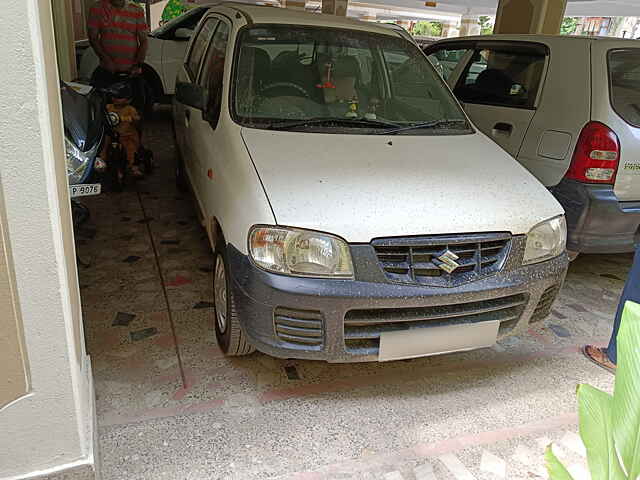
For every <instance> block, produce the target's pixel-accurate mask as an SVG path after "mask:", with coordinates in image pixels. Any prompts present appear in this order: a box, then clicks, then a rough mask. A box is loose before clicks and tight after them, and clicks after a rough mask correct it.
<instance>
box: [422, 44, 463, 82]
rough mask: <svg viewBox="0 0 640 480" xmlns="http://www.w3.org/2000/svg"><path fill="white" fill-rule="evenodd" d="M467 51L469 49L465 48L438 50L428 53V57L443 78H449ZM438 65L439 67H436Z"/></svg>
mask: <svg viewBox="0 0 640 480" xmlns="http://www.w3.org/2000/svg"><path fill="white" fill-rule="evenodd" d="M468 51H469V49H467V48H459V49H455V50H438V51H437V52H434V53H432V54H431V55H429V59H430V60H431V63H433V64H434V66H436V69H438V70H439V71H440V73H441V75H442V76H443V77H444V79H445V80H449V77H450V76H451V74H452V73H453V71H454V70H455V69H456V67H457V66H458V64H459V63H460V62H461V61H462V59H463V58H464V56H465V54H466V53H467V52H468ZM438 65H441V68H438Z"/></svg>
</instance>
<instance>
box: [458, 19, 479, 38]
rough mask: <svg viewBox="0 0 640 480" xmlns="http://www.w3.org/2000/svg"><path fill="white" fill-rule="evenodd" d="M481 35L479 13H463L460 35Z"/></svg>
mask: <svg viewBox="0 0 640 480" xmlns="http://www.w3.org/2000/svg"><path fill="white" fill-rule="evenodd" d="M472 35H480V17H479V16H478V15H463V16H462V20H461V21H460V36H461V37H470V36H472Z"/></svg>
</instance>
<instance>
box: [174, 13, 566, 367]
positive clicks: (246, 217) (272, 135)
mask: <svg viewBox="0 0 640 480" xmlns="http://www.w3.org/2000/svg"><path fill="white" fill-rule="evenodd" d="M173 116H174V127H175V132H176V137H177V144H178V148H179V152H180V155H181V159H182V160H181V162H180V163H179V166H178V179H179V181H180V182H187V183H188V184H189V185H190V186H191V188H192V189H193V191H194V193H195V197H196V199H197V202H198V204H199V209H200V212H201V215H202V221H203V224H204V225H205V226H206V229H207V231H208V234H209V238H210V241H211V244H212V246H213V249H214V251H215V256H216V262H215V265H216V266H215V272H214V293H215V321H213V322H212V323H213V324H214V325H215V332H216V335H217V338H218V342H219V344H220V346H221V348H222V350H223V351H224V352H225V353H227V354H229V355H240V354H245V353H249V352H251V351H252V350H253V349H254V348H257V349H258V350H260V351H262V352H265V353H268V354H271V355H274V356H277V357H284V358H308V359H322V360H328V361H332V362H345V361H363V360H380V361H384V360H393V359H398V358H411V357H419V356H425V355H435V354H439V353H445V352H453V351H462V350H469V349H473V348H480V347H486V346H489V345H492V344H493V343H494V342H495V341H496V338H500V337H503V336H506V335H509V334H512V333H515V332H520V331H522V330H523V329H526V328H527V327H528V325H529V324H530V322H535V321H540V320H542V319H544V318H545V317H546V316H547V315H548V313H549V311H550V308H551V304H552V303H553V301H554V299H555V297H556V295H557V293H558V290H559V288H560V286H561V284H562V282H563V279H564V276H565V273H566V269H567V263H568V260H567V255H566V253H565V235H566V232H565V222H564V216H563V211H562V208H561V206H560V205H559V204H558V202H557V201H556V200H555V199H554V198H553V196H552V195H551V194H550V193H549V192H548V191H547V190H546V189H545V188H544V187H543V186H542V185H541V184H540V183H539V182H538V181H537V180H536V179H535V178H534V177H533V176H532V175H530V174H529V173H528V172H527V171H526V170H525V169H524V168H523V167H521V166H520V165H519V164H518V163H517V162H515V161H514V160H513V159H512V158H511V157H509V155H507V154H506V153H505V152H504V151H502V150H501V149H500V148H498V147H497V146H496V145H495V144H494V143H493V142H492V141H491V140H490V139H488V138H487V137H486V136H485V135H483V134H482V133H479V132H477V131H476V130H475V129H474V127H473V125H471V123H470V122H469V121H468V119H467V118H466V116H465V114H464V113H463V111H462V109H461V108H460V106H459V104H458V103H457V102H456V100H455V99H454V97H453V96H452V94H451V92H450V91H449V89H448V88H447V87H446V85H445V84H444V82H443V80H442V79H441V77H440V76H439V75H438V74H437V73H436V72H435V70H434V69H433V67H432V66H431V64H430V63H429V62H428V60H427V59H426V57H425V56H424V55H423V54H422V52H421V51H420V50H419V48H418V47H417V46H416V45H415V44H413V43H411V42H409V41H408V40H406V39H405V38H403V36H402V35H401V34H399V33H397V32H396V31H394V30H392V29H389V28H385V27H381V26H378V25H375V24H372V23H364V22H359V21H355V20H350V19H346V18H339V17H335V16H326V15H321V14H310V13H304V12H295V11H291V10H287V9H279V8H272V7H260V6H250V5H246V4H233V3H228V4H221V5H219V6H216V7H214V8H212V9H210V10H209V11H208V13H207V14H206V15H205V17H204V18H203V20H202V22H201V23H200V25H199V27H198V29H197V31H196V33H195V35H194V38H193V39H192V42H191V44H190V47H189V50H188V53H187V56H186V59H185V62H184V66H183V68H182V70H181V72H180V73H179V74H178V79H177V83H176V95H175V97H174V109H173Z"/></svg>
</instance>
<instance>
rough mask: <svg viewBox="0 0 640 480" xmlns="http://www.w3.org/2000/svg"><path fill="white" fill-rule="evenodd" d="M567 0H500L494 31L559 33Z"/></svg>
mask: <svg viewBox="0 0 640 480" xmlns="http://www.w3.org/2000/svg"><path fill="white" fill-rule="evenodd" d="M566 8H567V0H500V1H499V4H498V10H497V12H496V24H495V28H494V33H546V34H553V35H557V34H559V33H560V26H561V25H562V20H563V19H564V13H565V10H566Z"/></svg>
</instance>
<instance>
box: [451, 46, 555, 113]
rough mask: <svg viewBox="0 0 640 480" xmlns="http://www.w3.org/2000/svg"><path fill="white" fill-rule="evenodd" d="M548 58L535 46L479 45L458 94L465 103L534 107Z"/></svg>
mask: <svg viewBox="0 0 640 480" xmlns="http://www.w3.org/2000/svg"><path fill="white" fill-rule="evenodd" d="M545 61H546V54H545V53H544V52H542V51H540V50H539V49H535V48H532V49H528V48H523V47H516V48H510V47H509V46H504V47H501V48H500V49H495V48H479V49H477V50H476V52H475V53H474V55H473V59H472V61H471V63H470V64H469V65H468V66H467V68H466V69H465V72H464V74H463V75H462V76H461V78H460V80H459V82H458V85H457V86H456V88H455V90H454V93H455V94H456V96H457V97H458V99H459V100H460V101H462V102H464V103H472V104H483V105H497V106H503V107H516V108H528V109H533V108H534V106H535V102H536V98H537V96H538V90H539V89H540V85H541V82H542V74H543V72H544V65H545Z"/></svg>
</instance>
